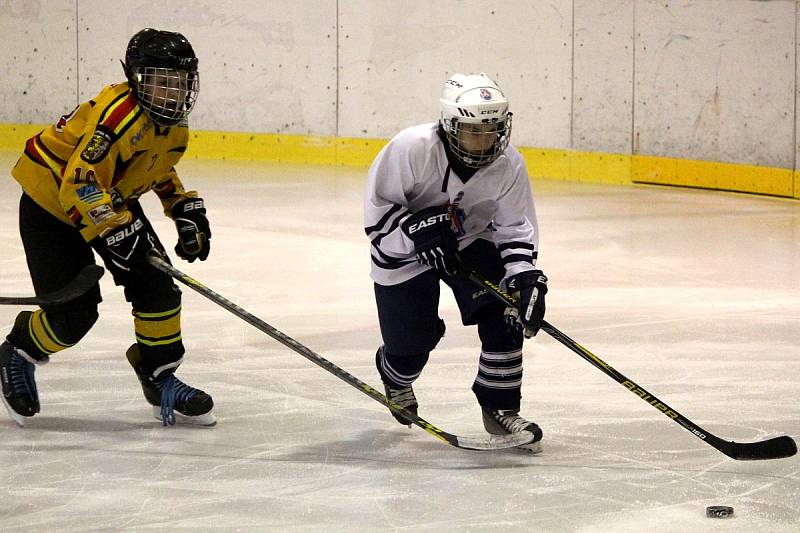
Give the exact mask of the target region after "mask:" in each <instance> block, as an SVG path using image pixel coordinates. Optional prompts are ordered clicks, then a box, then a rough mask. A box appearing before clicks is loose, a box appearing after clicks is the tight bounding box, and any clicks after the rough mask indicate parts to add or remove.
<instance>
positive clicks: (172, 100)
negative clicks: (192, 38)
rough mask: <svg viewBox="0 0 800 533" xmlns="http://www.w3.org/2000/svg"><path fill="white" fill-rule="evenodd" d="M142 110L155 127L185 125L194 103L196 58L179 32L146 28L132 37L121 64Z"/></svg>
mask: <svg viewBox="0 0 800 533" xmlns="http://www.w3.org/2000/svg"><path fill="white" fill-rule="evenodd" d="M123 68H124V69H125V75H126V76H127V78H128V83H129V84H130V87H131V89H132V90H133V91H134V93H135V94H136V98H137V99H138V100H139V105H140V107H141V108H142V110H143V111H144V112H145V113H146V114H147V115H148V116H149V117H150V119H152V120H153V122H155V123H156V124H159V125H161V126H173V125H176V124H185V123H186V119H187V117H188V116H189V113H190V112H191V111H192V109H193V108H194V104H195V102H196V101H197V94H198V92H199V90H200V79H199V75H198V73H197V56H196V55H195V53H194V50H193V49H192V45H191V44H189V41H188V40H186V37H184V36H183V35H181V34H180V33H175V32H170V31H162V30H155V29H153V28H145V29H143V30H141V31H139V32H138V33H137V34H136V35H134V36H133V37H131V40H130V42H129V43H128V49H127V51H126V52H125V62H124V63H123Z"/></svg>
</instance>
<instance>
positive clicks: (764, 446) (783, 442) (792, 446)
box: [461, 264, 797, 461]
mask: <svg viewBox="0 0 800 533" xmlns="http://www.w3.org/2000/svg"><path fill="white" fill-rule="evenodd" d="M461 274H462V275H463V276H465V277H467V278H469V279H470V280H472V281H473V282H474V283H475V284H476V285H478V286H479V287H482V288H483V289H485V290H486V291H488V292H489V293H490V294H491V295H493V296H494V297H495V298H497V299H498V300H500V301H502V302H503V303H504V304H505V305H507V306H509V307H514V308H516V307H517V301H516V299H515V298H514V297H513V296H511V295H510V294H508V293H507V292H505V291H504V290H503V289H501V288H500V287H498V286H497V285H496V284H495V283H492V282H491V281H490V280H488V279H486V278H485V277H484V276H482V275H480V274H479V273H477V272H476V271H475V270H474V269H471V268H470V267H468V266H466V265H463V264H462V265H461ZM542 331H544V332H545V333H547V334H548V335H550V336H551V337H553V338H554V339H555V340H557V341H558V342H560V343H561V344H563V345H564V346H566V347H567V348H569V349H570V350H572V351H573V352H575V353H576V354H578V355H579V356H581V357H582V358H583V359H585V360H586V361H588V362H589V363H590V364H591V365H593V366H594V367H596V368H598V369H599V370H600V371H602V372H603V373H604V374H606V375H607V376H609V377H610V378H611V379H613V380H614V381H616V382H617V383H619V384H620V385H622V386H623V387H625V388H626V389H628V390H629V391H631V392H632V393H634V394H635V395H636V396H638V397H640V398H641V399H642V400H644V401H645V402H647V403H649V404H650V405H652V406H653V407H655V408H656V409H658V410H659V411H661V412H662V413H664V415H666V416H667V417H668V418H670V419H671V420H673V421H675V422H677V423H678V424H680V425H681V426H682V427H683V428H684V429H686V430H687V431H689V432H690V433H691V434H692V435H694V436H695V437H697V438H699V439H701V440H703V441H704V442H706V443H708V444H709V445H711V446H713V447H714V448H716V449H717V450H719V451H720V452H722V453H724V454H725V455H727V456H728V457H730V458H732V459H736V460H739V461H758V460H765V459H783V458H786V457H791V456H793V455H795V454H796V453H797V444H796V443H795V441H794V439H792V438H791V437H789V436H787V435H783V436H780V437H773V438H771V439H767V440H765V441H760V442H734V441H727V440H723V439H721V438H719V437H717V436H716V435H713V434H711V433H709V432H708V431H706V430H705V429H703V428H701V427H700V426H698V425H697V424H695V423H694V422H692V421H691V420H689V419H688V418H686V417H685V416H683V415H682V414H680V413H679V412H678V411H676V410H675V409H673V408H671V407H670V406H669V405H667V404H666V403H664V402H663V401H661V400H659V399H658V398H656V397H655V396H654V395H652V394H650V393H649V392H647V391H646V390H645V389H644V388H643V387H642V386H640V385H638V384H637V383H635V382H633V381H632V380H630V379H628V378H627V377H625V376H624V375H623V374H622V373H620V372H619V371H617V370H616V369H615V368H613V367H612V366H611V365H609V364H608V363H606V362H605V361H603V360H602V359H600V358H599V357H597V356H596V355H594V354H593V353H592V352H590V351H589V350H587V349H586V348H584V347H583V346H581V345H580V344H578V343H577V342H575V341H574V340H572V339H570V338H569V337H568V336H567V335H565V334H564V333H562V332H561V331H559V330H558V329H556V328H555V327H554V326H553V325H551V324H548V323H547V322H546V321H542Z"/></svg>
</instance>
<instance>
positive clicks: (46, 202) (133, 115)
mask: <svg viewBox="0 0 800 533" xmlns="http://www.w3.org/2000/svg"><path fill="white" fill-rule="evenodd" d="M188 138H189V129H188V127H187V126H186V125H178V126H171V127H168V128H167V127H163V126H158V125H157V124H155V123H154V122H153V121H152V120H150V118H149V117H148V116H147V115H146V114H145V113H144V112H143V111H142V109H141V108H140V107H139V104H138V102H137V100H136V97H135V96H134V94H133V92H132V91H131V89H130V88H129V87H128V84H127V83H121V84H118V85H109V86H108V87H105V88H104V89H103V90H102V91H101V92H100V94H98V95H97V97H95V98H94V99H92V100H89V101H88V102H84V103H82V104H80V105H79V106H78V107H76V108H75V109H74V110H73V111H72V112H71V113H70V114H68V115H64V116H62V117H61V119H60V120H59V121H58V122H57V123H56V124H54V125H52V126H50V127H48V128H47V129H45V130H43V131H41V132H39V133H38V134H36V135H35V136H33V137H31V138H30V139H28V141H27V143H26V145H25V151H24V153H23V155H22V156H21V157H20V158H19V161H17V164H16V165H15V166H14V169H13V170H12V171H11V174H12V175H13V176H14V178H15V179H16V180H17V181H18V182H19V183H20V184H21V185H22V188H23V189H24V190H25V192H26V193H27V194H28V195H29V196H30V197H31V198H32V199H33V200H34V201H35V202H36V203H37V204H39V205H40V206H41V207H43V208H44V209H46V210H47V211H48V212H49V213H51V214H52V215H53V216H55V217H57V218H58V219H60V220H62V221H63V222H65V223H67V224H72V225H74V226H75V227H77V228H78V229H79V230H80V231H81V234H82V235H83V237H84V239H86V240H87V241H90V240H92V239H94V238H95V237H97V236H98V235H103V234H105V233H106V232H108V231H109V230H110V229H111V228H114V227H117V226H119V225H121V224H125V223H127V222H129V221H130V220H131V214H130V212H129V211H128V209H127V207H126V204H127V201H128V200H131V199H135V198H138V197H139V196H141V195H142V194H144V193H145V192H147V191H150V190H153V191H155V192H156V194H157V195H158V196H159V198H160V199H161V203H162V205H163V207H164V211H165V213H167V214H169V210H170V208H171V207H172V205H173V204H174V203H175V202H176V201H178V200H179V199H181V198H185V197H187V196H195V195H196V193H194V192H193V191H191V192H186V191H185V189H184V187H183V184H182V183H181V181H180V179H179V178H178V174H177V173H176V172H175V164H176V163H177V162H178V161H179V160H180V158H181V157H182V156H183V154H184V152H185V151H186V144H187V142H188Z"/></svg>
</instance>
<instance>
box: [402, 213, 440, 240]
mask: <svg viewBox="0 0 800 533" xmlns="http://www.w3.org/2000/svg"><path fill="white" fill-rule="evenodd" d="M445 220H450V213H441V214H439V215H433V216H430V217H428V218H426V219H425V220H420V221H419V222H417V223H416V224H411V225H410V226H409V227H408V234H409V235H411V234H412V233H414V232H416V231H419V230H421V229H424V228H427V227H428V226H431V225H433V224H438V223H439V222H443V221H445Z"/></svg>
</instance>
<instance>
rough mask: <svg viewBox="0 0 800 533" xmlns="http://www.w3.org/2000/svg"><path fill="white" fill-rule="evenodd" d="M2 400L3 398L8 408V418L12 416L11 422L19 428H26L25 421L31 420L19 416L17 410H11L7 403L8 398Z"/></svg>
mask: <svg viewBox="0 0 800 533" xmlns="http://www.w3.org/2000/svg"><path fill="white" fill-rule="evenodd" d="M2 398H3V405H5V406H6V411H8V416H10V417H11V420H13V421H14V422H15V423H16V424H17V425H18V426H19V427H21V428H24V427H25V419H26V418H29V417H26V416H22V415H21V414H19V413H18V412H16V411H15V410H13V409H12V408H11V406H10V405H9V404H8V402H7V401H6V397H5V396H3V397H2Z"/></svg>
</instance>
